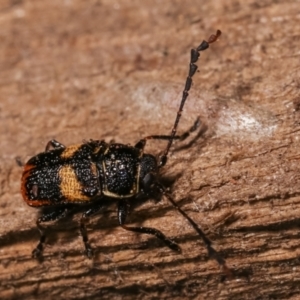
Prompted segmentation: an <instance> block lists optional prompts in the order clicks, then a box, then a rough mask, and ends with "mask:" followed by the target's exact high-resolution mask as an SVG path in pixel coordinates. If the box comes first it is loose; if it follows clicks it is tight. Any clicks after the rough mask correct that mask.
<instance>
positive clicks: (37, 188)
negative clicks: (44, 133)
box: [21, 30, 227, 269]
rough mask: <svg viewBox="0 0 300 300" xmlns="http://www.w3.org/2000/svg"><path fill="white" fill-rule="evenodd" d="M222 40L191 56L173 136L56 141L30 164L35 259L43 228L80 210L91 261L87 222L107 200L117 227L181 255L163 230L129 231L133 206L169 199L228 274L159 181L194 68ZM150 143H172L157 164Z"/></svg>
mask: <svg viewBox="0 0 300 300" xmlns="http://www.w3.org/2000/svg"><path fill="white" fill-rule="evenodd" d="M220 35H221V31H220V30H217V32H216V34H213V35H211V36H210V37H209V39H208V41H206V40H204V41H203V42H202V43H201V44H200V45H199V46H198V47H197V48H195V49H192V50H191V58H190V64H189V72H188V76H187V79H186V83H185V87H184V90H183V94H182V99H181V102H180V106H179V110H178V112H177V115H176V118H175V122H174V125H173V128H172V131H171V134H170V135H151V136H147V137H144V138H142V139H141V140H140V141H138V143H136V144H135V146H130V145H124V144H118V143H107V142H105V141H104V140H90V141H87V142H84V143H82V144H78V145H71V146H68V147H66V146H64V145H63V144H61V143H59V142H58V141H56V140H51V141H49V142H48V144H47V145H46V149H45V151H44V152H42V153H40V154H37V155H36V156H34V157H32V158H30V159H29V160H28V161H27V163H26V164H25V166H24V171H23V175H22V179H21V193H22V196H23V199H24V200H25V202H26V203H27V204H28V205H29V206H32V207H36V208H40V209H41V210H42V214H41V216H40V217H39V218H38V219H37V222H36V225H37V228H38V230H39V232H40V240H39V243H38V245H37V246H36V248H35V249H34V250H33V252H32V256H33V257H34V258H41V256H42V252H43V248H44V243H45V241H46V234H45V229H44V227H43V226H41V223H44V222H49V221H55V220H58V219H61V218H63V217H66V216H67V215H68V214H69V213H70V212H72V211H74V209H76V208H78V207H80V208H82V209H83V210H84V211H83V214H82V217H81V220H80V233H81V236H82V239H83V243H84V246H85V254H86V256H87V257H88V258H92V257H93V250H92V247H91V246H90V244H89V241H88V236H87V231H86V228H85V222H86V220H87V219H88V218H89V217H91V216H92V215H94V214H96V213H97V212H99V210H100V209H101V208H102V207H103V206H104V205H106V204H105V203H107V202H106V201H105V200H117V201H118V222H119V224H120V225H121V226H122V227H123V228H124V229H126V230H129V231H134V232H139V233H146V234H150V235H154V236H156V237H157V238H158V239H160V240H162V241H163V242H164V243H165V245H166V246H168V247H169V248H170V249H172V250H174V251H177V252H180V250H181V249H180V247H179V246H178V245H177V244H176V243H175V242H174V241H172V240H171V239H169V238H167V237H166V236H165V235H164V234H163V233H162V232H160V231H159V230H157V229H155V228H149V227H131V226H127V225H126V218H127V215H128V211H129V208H130V204H131V202H132V200H134V199H139V198H148V199H149V198H152V199H155V200H158V201H159V200H160V199H161V198H162V197H163V196H165V197H166V198H167V199H168V200H169V201H170V202H171V204H172V205H173V206H174V207H175V208H176V209H177V210H178V211H179V212H180V213H181V214H182V215H183V216H184V217H185V218H186V219H187V220H188V222H189V223H190V224H191V225H192V226H193V228H194V229H195V230H196V231H197V233H198V234H199V236H200V237H201V238H202V239H203V241H204V243H205V245H206V247H207V249H208V253H209V256H210V257H213V258H215V259H216V260H217V261H218V263H219V264H220V265H221V266H222V267H224V268H225V269H226V268H227V267H226V263H225V260H224V259H223V258H222V257H221V256H220V255H219V254H218V252H217V251H216V250H215V249H214V248H213V247H212V246H211V241H210V240H209V239H208V238H207V237H206V236H205V234H204V233H203V232H202V230H201V229H200V227H199V226H198V225H197V224H196V223H195V222H194V221H193V220H192V219H191V218H190V217H189V216H188V215H187V214H186V213H185V212H184V211H183V210H182V209H181V208H180V207H178V206H177V204H176V203H175V202H174V200H173V199H172V197H171V196H170V195H169V194H168V193H167V190H166V188H164V186H163V185H162V184H161V183H160V182H159V180H158V175H159V172H160V170H161V168H162V167H164V166H165V165H166V163H167V159H168V155H169V152H170V148H171V146H172V144H173V142H174V140H176V139H182V136H181V137H180V136H177V135H176V132H177V127H178V124H179V121H180V118H181V114H182V111H183V107H184V105H185V102H186V99H187V97H188V93H189V90H190V88H191V85H192V77H193V76H194V74H195V73H196V71H197V68H198V66H197V65H196V64H195V63H196V62H197V61H198V58H199V56H200V52H201V51H204V50H206V49H207V48H208V47H209V44H211V43H213V42H215V41H216V40H217V39H218V37H219V36H220ZM197 122H198V123H199V121H196V123H195V124H194V126H193V127H192V128H191V129H190V131H193V130H195V128H196V127H197V124H198V123H197ZM151 139H156V140H166V141H168V143H167V146H166V148H165V150H164V151H163V153H162V155H161V156H160V157H158V158H156V157H155V156H153V155H152V154H147V153H144V149H145V146H146V142H147V141H149V140H151Z"/></svg>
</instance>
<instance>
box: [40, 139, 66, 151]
mask: <svg viewBox="0 0 300 300" xmlns="http://www.w3.org/2000/svg"><path fill="white" fill-rule="evenodd" d="M51 148H53V149H65V148H66V146H65V145H63V144H61V143H60V142H58V141H57V140H51V141H49V142H48V143H47V145H46V148H45V151H46V152H48V151H49V150H51Z"/></svg>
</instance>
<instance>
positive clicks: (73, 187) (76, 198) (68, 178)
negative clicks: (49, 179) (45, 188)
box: [59, 165, 91, 202]
mask: <svg viewBox="0 0 300 300" xmlns="http://www.w3.org/2000/svg"><path fill="white" fill-rule="evenodd" d="M59 177H60V179H61V183H60V191H61V193H62V194H63V196H64V197H65V198H66V199H67V201H68V202H83V201H90V199H91V198H90V197H88V196H86V195H85V194H83V193H82V190H83V186H82V184H81V183H80V181H79V180H78V178H77V175H76V173H75V171H74V169H73V168H72V167H71V166H69V165H65V166H63V167H62V168H61V169H60V170H59Z"/></svg>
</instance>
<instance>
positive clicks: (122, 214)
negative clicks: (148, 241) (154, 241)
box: [118, 200, 181, 252]
mask: <svg viewBox="0 0 300 300" xmlns="http://www.w3.org/2000/svg"><path fill="white" fill-rule="evenodd" d="M129 207H130V206H129V203H128V202H127V201H126V200H121V201H119V204H118V220H119V224H120V225H121V226H122V227H123V228H124V229H126V230H128V231H134V232H139V233H146V234H151V235H154V236H156V237H157V238H158V239H160V240H162V241H163V242H164V243H165V244H166V245H167V246H168V247H169V248H170V249H171V250H173V251H177V252H181V248H180V247H179V246H178V245H177V244H176V243H175V242H173V241H172V240H170V239H168V238H167V237H166V236H165V235H164V234H163V233H162V232H160V231H159V230H157V229H155V228H150V227H131V226H126V225H125V222H126V217H127V215H128V210H129Z"/></svg>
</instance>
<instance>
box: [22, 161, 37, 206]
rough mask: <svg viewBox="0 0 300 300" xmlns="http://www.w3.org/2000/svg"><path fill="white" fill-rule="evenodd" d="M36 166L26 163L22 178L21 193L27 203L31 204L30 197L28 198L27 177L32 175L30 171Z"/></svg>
mask: <svg viewBox="0 0 300 300" xmlns="http://www.w3.org/2000/svg"><path fill="white" fill-rule="evenodd" d="M34 168H35V165H27V164H26V165H25V166H24V172H23V175H22V179H21V194H22V196H23V199H24V200H25V201H26V203H27V204H28V205H30V204H29V201H30V199H28V191H27V187H26V184H27V179H28V177H29V176H30V171H31V170H32V169H34Z"/></svg>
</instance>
